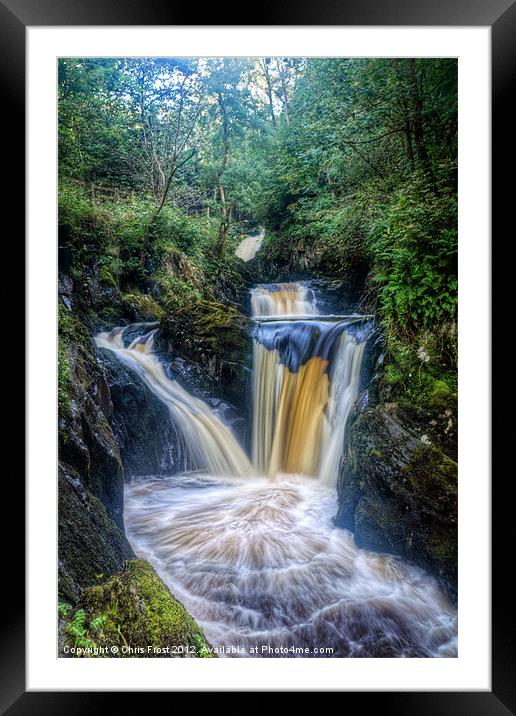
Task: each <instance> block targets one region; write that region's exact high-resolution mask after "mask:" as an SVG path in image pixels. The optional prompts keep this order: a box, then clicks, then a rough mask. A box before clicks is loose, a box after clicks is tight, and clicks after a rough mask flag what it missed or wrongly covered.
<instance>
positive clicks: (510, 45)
mask: <svg viewBox="0 0 516 716" xmlns="http://www.w3.org/2000/svg"><path fill="white" fill-rule="evenodd" d="M196 15H197V18H196ZM198 16H199V8H194V7H191V6H190V7H188V6H187V5H181V6H180V7H176V6H175V5H173V4H171V3H160V2H153V1H152V0H125V1H124V2H123V3H121V2H117V0H68V1H67V2H64V3H63V2H60V1H59V0H0V48H1V49H2V50H3V62H2V63H0V82H1V85H2V94H1V97H2V98H3V104H4V111H3V112H2V113H0V114H1V115H2V118H3V120H4V123H5V128H4V133H3V137H4V148H5V147H6V146H10V147H13V148H15V151H16V160H15V161H13V162H9V169H8V178H9V181H8V184H7V186H6V188H5V190H4V206H5V207H8V211H9V213H11V214H12V215H13V216H15V217H17V220H16V221H15V222H14V224H13V228H12V229H11V232H13V231H14V232H15V235H14V236H13V234H12V233H10V234H9V236H10V243H11V244H12V245H13V246H14V248H15V249H16V248H17V249H18V257H17V259H16V261H19V262H20V263H17V264H15V265H17V266H21V265H22V262H23V261H24V241H23V235H24V229H23V217H24V215H25V207H24V196H23V190H22V187H23V186H24V161H23V157H24V152H23V147H24V146H25V136H24V135H25V109H24V103H25V89H24V87H25V29H26V27H27V26H56V25H57V26H66V25H174V26H177V25H192V24H197V23H194V22H191V21H193V20H195V19H198ZM202 16H203V20H204V23H203V24H205V25H209V24H213V25H221V24H231V25H235V24H247V25H362V26H364V25H381V26H389V25H391V26H392V25H405V26H407V25H408V26H410V25H413V26H422V25H428V26H447V25H452V26H453V25H455V26H490V27H491V30H492V98H493V114H492V120H493V145H492V152H493V153H492V169H493V190H492V211H493V236H497V237H498V239H497V243H498V244H499V245H500V248H499V249H498V252H497V255H495V254H493V266H492V268H493V273H492V276H493V279H492V281H493V285H499V286H503V285H511V281H510V279H509V271H511V265H510V262H508V261H507V257H506V254H505V248H504V244H503V243H502V242H503V241H504V238H505V239H506V244H510V243H511V241H510V240H509V233H506V232H511V230H512V226H511V222H510V221H509V216H508V212H509V211H510V209H511V207H512V203H513V201H514V200H513V196H512V195H513V192H514V189H512V188H511V182H510V178H506V175H505V172H504V168H506V167H507V168H510V169H511V170H512V171H514V166H515V162H514V129H513V123H514V119H513V117H514V115H513V114H511V112H510V110H509V102H510V100H511V99H512V96H511V95H512V94H513V92H511V90H512V89H513V87H514V85H512V82H511V80H512V78H513V76H514V69H515V68H514V59H515V39H514V38H515V37H516V3H515V2H513V0H383V1H382V0H356V2H354V3H349V2H348V3H345V2H344V1H343V2H341V3H340V4H339V5H337V4H336V2H335V0H319V1H318V2H317V3H310V2H306V0H283V2H281V3H278V2H277V3H275V4H271V5H270V6H268V5H267V4H262V5H259V6H256V7H255V8H254V14H253V17H252V18H249V20H248V21H247V22H246V23H245V22H240V23H236V22H230V23H221V22H220V20H221V17H220V11H219V7H218V6H217V5H215V4H214V5H213V6H212V7H211V8H210V7H209V6H206V7H205V8H203V10H202ZM222 19H224V18H222ZM232 19H233V18H232ZM16 148H17V149H16ZM511 159H512V161H511ZM6 173H7V172H4V177H5V175H6ZM509 192H510V193H509ZM511 200H512V201H511ZM511 219H512V216H511ZM502 227H504V228H505V227H507V229H506V230H505V231H504V234H505V235H504V234H502ZM502 251H504V254H503V255H502ZM10 260H11V261H12V260H13V259H10ZM13 290H16V296H17V298H16V306H17V310H18V309H19V308H20V304H21V303H23V298H22V291H21V288H20V285H19V284H18V286H17V287H16V289H13ZM503 305H504V304H502V303H501V301H500V303H496V302H495V301H494V299H493V306H492V309H493V310H492V333H493V336H502V335H503V333H504V330H503V329H504V324H503V323H502V321H503V318H502V308H503ZM20 312H21V311H20ZM18 330H19V329H18ZM20 333H21V331H20ZM501 340H502V338H500V341H501ZM31 348H32V347H31V346H30V345H29V346H28V349H29V350H31ZM493 367H494V368H495V370H493V371H492V375H493V376H497V379H498V380H499V381H500V385H501V381H502V380H504V377H503V376H504V374H506V375H507V378H506V380H507V381H508V382H511V379H510V375H509V374H508V370H507V365H504V366H502V364H501V361H499V370H496V364H494V366H493ZM20 384H21V383H20ZM506 388H507V385H506V384H505V382H504V392H503V394H504V396H505V391H506ZM493 394H494V396H496V395H497V393H496V391H494V393H493ZM505 400H507V398H505ZM505 400H504V403H505ZM19 403H20V405H23V399H22V397H20V398H19ZM502 407H503V404H502V401H501V399H500V400H496V399H494V400H493V404H492V411H493V416H494V419H493V423H494V427H493V441H492V454H493V456H499V459H500V462H501V460H502V459H504V455H505V453H506V451H507V445H509V446H510V445H511V444H512V442H511V440H510V437H509V433H508V430H509V428H508V425H509V424H510V422H509V421H507V422H506V421H504V420H503V419H501V418H499V415H500V412H501V410H502ZM13 424H14V421H13ZM17 432H20V431H19V427H18V429H17ZM22 454H23V451H22V450H20V451H19V452H18V455H19V456H21V455H22ZM494 462H495V465H496V460H495V461H494ZM512 462H513V460H510V461H508V463H507V467H506V468H505V469H504V470H501V469H498V468H496V469H495V470H493V475H494V479H493V489H492V503H493V504H492V506H493V519H492V525H493V533H492V546H493V553H492V570H493V575H492V576H493V582H492V584H493V591H492V691H490V692H485V691H468V692H402V693H401V692H385V693H380V692H342V695H341V696H340V697H339V698H340V699H341V701H342V702H343V703H342V706H341V708H344V709H346V708H349V707H350V706H351V704H352V702H353V701H355V700H356V699H357V698H358V699H360V700H361V701H360V704H361V706H362V705H365V706H366V707H369V708H374V709H376V710H377V711H378V712H380V713H383V714H396V715H403V714H410V716H412V715H413V714H418V715H419V716H426V715H427V714H428V715H429V716H430V715H431V716H445V715H446V714H453V715H454V716H459V715H461V714H468V716H476V715H477V714H478V715H479V716H480V715H482V716H484V715H485V714H489V715H492V716H498V715H499V716H504V715H506V714H510V713H516V655H515V654H516V650H515V644H516V629H515V618H514V607H513V602H514V597H513V594H512V591H511V588H510V587H509V586H508V585H509V584H510V578H511V577H512V576H513V569H511V565H513V564H514V559H513V560H512V561H511V552H513V549H512V544H513V541H514V538H513V536H512V535H511V534H509V525H511V521H510V516H512V512H513V504H514V503H513V501H512V500H511V492H512V489H511V488H512V480H511V477H510V472H511V463H512ZM20 473H21V471H20V470H19V469H18V470H17V474H16V473H15V471H14V470H11V471H10V472H9V478H8V479H9V484H8V485H7V486H5V489H7V488H8V490H9V495H8V503H9V507H8V511H9V512H10V513H11V515H12V516H13V517H14V523H13V524H14V525H15V526H16V525H17V526H18V527H16V529H14V527H10V528H8V529H9V538H7V536H6V535H4V540H5V546H4V550H3V552H4V553H3V558H4V565H3V567H4V593H5V595H6V596H7V599H8V603H7V606H6V607H4V609H3V610H2V616H1V620H2V630H1V632H0V634H1V637H0V638H1V641H2V650H1V652H0V659H1V670H0V674H1V676H0V678H1V682H2V686H1V690H0V708H1V712H2V713H5V712H8V713H9V714H12V716H19V715H21V714H29V713H40V712H43V713H51V714H60V713H66V714H70V713H73V714H82V713H92V711H93V710H97V711H98V710H99V709H102V704H101V703H100V699H102V700H104V699H107V702H108V704H112V705H113V707H115V708H119V702H118V701H117V703H116V704H115V701H114V699H115V698H116V699H119V698H120V694H114V693H104V694H102V695H101V694H99V693H95V692H83V693H81V695H80V697H78V695H77V694H76V693H72V692H59V693H50V692H26V691H25V612H24V588H23V585H24V538H23V531H22V529H21V527H20V526H21V524H22V523H23V520H24V504H25V503H24V482H23V479H22V477H21V474H20ZM5 479H6V480H7V476H6V478H5ZM42 479H43V476H42ZM47 479H48V478H47ZM5 509H6V510H7V507H6V508H5ZM11 530H12V537H11ZM6 531H7V528H6ZM235 687H236V688H238V685H235ZM408 687H409V685H408ZM131 699H133V703H132V706H133V707H134V706H135V705H136V703H137V702H135V701H134V699H138V695H137V694H134V693H133V694H131ZM138 700H139V699H138Z"/></svg>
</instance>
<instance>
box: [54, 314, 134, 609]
mask: <svg viewBox="0 0 516 716" xmlns="http://www.w3.org/2000/svg"><path fill="white" fill-rule="evenodd" d="M112 412H113V405H112V402H111V396H110V391H109V387H108V384H107V380H106V373H105V371H104V368H103V366H102V365H101V364H100V363H99V361H98V360H97V356H96V350H95V346H94V345H93V342H92V340H91V338H90V336H89V334H88V331H87V330H86V328H85V326H84V325H83V324H82V323H81V322H80V321H78V320H77V318H76V317H75V316H74V315H73V314H71V313H70V312H69V311H68V309H67V308H66V304H65V303H64V302H63V303H62V304H61V305H60V309H59V433H58V434H59V555H58V556H59V592H60V594H61V595H62V596H64V597H65V598H67V599H70V600H71V601H76V600H77V598H78V595H80V593H81V592H82V589H83V588H84V587H85V586H88V585H90V584H92V583H94V582H95V579H96V575H98V574H102V573H107V574H111V573H112V572H113V571H115V570H117V569H120V568H121V567H122V566H123V563H124V560H125V559H127V558H128V557H130V556H131V555H132V551H131V548H130V547H129V544H128V542H127V540H126V538H125V535H124V520H123V488H124V477H123V467H122V460H121V457H120V451H119V448H118V443H117V440H116V437H115V435H114V433H113V430H112V428H111V425H110V422H109V420H110V418H111V417H112Z"/></svg>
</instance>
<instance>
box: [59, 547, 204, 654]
mask: <svg viewBox="0 0 516 716" xmlns="http://www.w3.org/2000/svg"><path fill="white" fill-rule="evenodd" d="M65 633H67V634H68V644H71V643H72V642H73V643H77V641H78V640H79V641H80V642H81V643H84V644H85V645H90V646H94V647H97V648H98V647H105V648H107V652H104V653H101V655H105V656H110V657H112V656H115V657H125V656H129V657H149V656H151V657H156V656H158V657H175V656H177V657H209V656H212V655H213V654H212V653H210V652H211V649H210V647H209V645H208V643H207V642H206V639H205V637H204V634H203V632H202V629H201V628H200V627H199V625H198V624H197V623H196V622H195V621H194V620H193V619H192V617H190V616H189V614H188V613H187V612H186V610H185V608H184V607H183V605H182V604H181V603H180V602H178V601H177V600H176V599H175V598H174V597H173V596H172V594H171V593H170V591H169V590H168V589H167V587H166V586H165V584H164V583H163V582H162V580H161V579H160V578H159V577H158V575H157V574H156V572H155V571H154V569H153V568H152V567H151V566H150V564H149V563H148V562H146V561H145V560H142V559H135V560H131V561H129V562H127V564H126V566H125V569H124V571H123V572H122V573H121V574H118V575H116V576H114V577H112V578H111V579H109V580H108V581H106V582H104V583H102V584H98V585H95V586H93V587H90V588H88V589H86V590H85V591H84V594H83V597H82V600H81V603H80V605H79V610H78V613H77V612H76V613H75V615H73V614H70V615H69V617H68V626H67V627H65ZM101 651H102V650H101ZM86 655H88V654H86Z"/></svg>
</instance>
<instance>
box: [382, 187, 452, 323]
mask: <svg viewBox="0 0 516 716" xmlns="http://www.w3.org/2000/svg"><path fill="white" fill-rule="evenodd" d="M369 242H370V250H371V253H372V257H373V276H374V280H375V281H376V282H377V284H378V286H379V296H380V305H381V308H382V311H383V315H384V316H385V317H386V319H387V321H388V322H389V324H390V325H393V326H395V327H396V329H397V330H400V331H405V332H410V330H411V329H417V328H431V327H433V326H434V327H435V326H437V325H439V324H441V323H443V322H446V321H454V320H455V318H456V312H457V204H456V196H455V195H454V194H452V192H451V191H450V190H449V189H446V188H444V189H443V190H442V191H440V192H436V191H435V190H434V189H433V188H432V187H431V186H430V185H429V183H428V180H427V179H426V178H425V177H424V176H414V177H413V178H412V181H411V182H410V184H408V185H404V186H403V187H402V188H401V189H400V190H399V191H397V192H396V193H395V194H394V196H393V198H392V200H391V201H390V202H389V203H388V204H387V205H385V206H384V207H382V208H381V210H380V215H379V218H378V219H377V220H376V221H375V222H374V224H373V226H372V229H371V233H370V235H369Z"/></svg>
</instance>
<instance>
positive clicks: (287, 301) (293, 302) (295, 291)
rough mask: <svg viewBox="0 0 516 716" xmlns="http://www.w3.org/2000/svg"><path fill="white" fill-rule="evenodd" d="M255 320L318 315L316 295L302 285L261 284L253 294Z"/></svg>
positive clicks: (252, 306)
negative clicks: (265, 317) (267, 317)
mask: <svg viewBox="0 0 516 716" xmlns="http://www.w3.org/2000/svg"><path fill="white" fill-rule="evenodd" d="M251 310H252V314H253V317H254V318H261V317H264V316H269V317H271V316H302V315H314V314H317V313H318V311H317V306H316V300H315V294H314V292H313V291H312V289H311V288H308V287H307V286H305V285H303V284H302V283H270V284H260V285H259V286H256V287H255V288H254V289H253V290H252V292H251Z"/></svg>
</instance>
